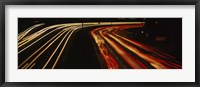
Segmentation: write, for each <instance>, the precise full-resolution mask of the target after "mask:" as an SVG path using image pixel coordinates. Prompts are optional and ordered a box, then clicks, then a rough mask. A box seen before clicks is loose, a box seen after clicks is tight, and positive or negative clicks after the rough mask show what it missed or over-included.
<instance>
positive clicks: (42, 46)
mask: <svg viewBox="0 0 200 87" xmlns="http://www.w3.org/2000/svg"><path fill="white" fill-rule="evenodd" d="M65 32H66V31H64V32H62V31H61V32H60V33H61V34H60V33H58V34H56V35H55V36H54V37H53V38H51V39H50V40H49V41H47V42H46V43H45V44H44V45H42V47H40V48H39V49H38V50H37V51H35V52H34V53H33V54H32V55H31V56H29V57H28V58H27V59H26V60H25V61H24V62H22V63H21V64H20V65H19V67H21V66H22V65H23V64H24V63H25V62H27V61H28V60H29V59H30V58H31V57H32V56H34V55H35V54H36V53H37V52H38V51H40V50H41V49H42V48H43V47H44V46H46V45H47V44H49V42H50V41H51V40H53V39H54V38H56V37H57V36H58V35H59V34H60V35H59V36H58V37H57V38H56V39H54V40H53V41H52V42H51V43H50V44H49V45H48V46H47V47H46V48H45V49H44V50H43V51H42V52H41V53H40V55H41V54H42V53H43V52H44V51H45V50H46V49H47V48H48V47H50V46H51V45H52V43H53V42H55V41H56V40H57V39H58V38H59V37H60V36H62V35H63V34H64V33H65ZM40 55H38V56H37V57H36V58H35V59H34V61H35V60H36V59H37V58H38V57H39V56H40ZM34 61H32V62H34Z"/></svg>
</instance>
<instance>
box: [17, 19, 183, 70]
mask: <svg viewBox="0 0 200 87" xmlns="http://www.w3.org/2000/svg"><path fill="white" fill-rule="evenodd" d="M44 25H45V24H44V23H40V24H35V25H33V26H31V27H29V28H27V29H26V30H24V31H23V32H20V33H19V34H18V68H19V69H181V68H182V63H181V62H180V61H177V60H176V57H175V56H173V55H170V54H168V53H166V52H163V51H161V50H159V49H157V48H154V47H152V46H150V45H148V44H145V43H142V42H139V41H137V40H134V39H133V38H129V37H126V35H124V33H122V32H124V31H125V30H127V29H134V28H140V27H143V26H144V23H143V22H113V23H112V24H111V23H110V22H104V23H100V24H99V23H96V22H91V23H85V24H82V23H66V24H55V25H50V26H47V27H43V28H41V26H44ZM83 25H84V26H83ZM38 28H41V29H39V30H38ZM36 29H37V30H36Z"/></svg>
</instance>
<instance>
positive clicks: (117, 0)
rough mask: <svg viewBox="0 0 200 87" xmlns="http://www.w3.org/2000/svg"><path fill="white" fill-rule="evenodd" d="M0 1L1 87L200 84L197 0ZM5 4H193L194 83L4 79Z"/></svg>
mask: <svg viewBox="0 0 200 87" xmlns="http://www.w3.org/2000/svg"><path fill="white" fill-rule="evenodd" d="M0 3H1V5H0V8H1V12H0V13H1V15H0V20H1V23H0V26H1V27H0V85H1V87H35V86H36V87H161V86H162V87H200V84H199V70H200V69H199V68H200V67H199V63H200V60H199V58H200V56H199V53H198V52H199V49H200V48H199V43H200V40H199V37H200V35H199V34H200V31H199V30H200V24H199V23H200V0H1V1H0ZM6 5H195V82H153V83H151V82H58V83H57V82H5V75H6V73H5V21H6V20H5V17H6V15H5V6H6Z"/></svg>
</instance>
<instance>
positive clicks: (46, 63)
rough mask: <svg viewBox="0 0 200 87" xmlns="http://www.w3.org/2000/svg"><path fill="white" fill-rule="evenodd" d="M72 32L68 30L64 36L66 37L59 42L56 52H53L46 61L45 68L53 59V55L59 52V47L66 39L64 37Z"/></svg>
mask: <svg viewBox="0 0 200 87" xmlns="http://www.w3.org/2000/svg"><path fill="white" fill-rule="evenodd" d="M70 32H71V30H69V32H67V34H66V35H65V36H64V38H63V39H62V40H61V42H60V43H59V44H58V46H57V47H56V49H55V50H54V52H53V53H52V54H51V56H50V57H49V59H48V61H47V62H46V63H45V65H44V66H43V69H44V68H45V67H46V66H47V65H48V63H49V61H50V60H51V59H52V57H53V56H54V54H55V53H56V52H57V50H58V48H59V47H60V45H61V44H62V42H63V41H64V39H65V38H66V37H67V35H68V34H69V33H70Z"/></svg>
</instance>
